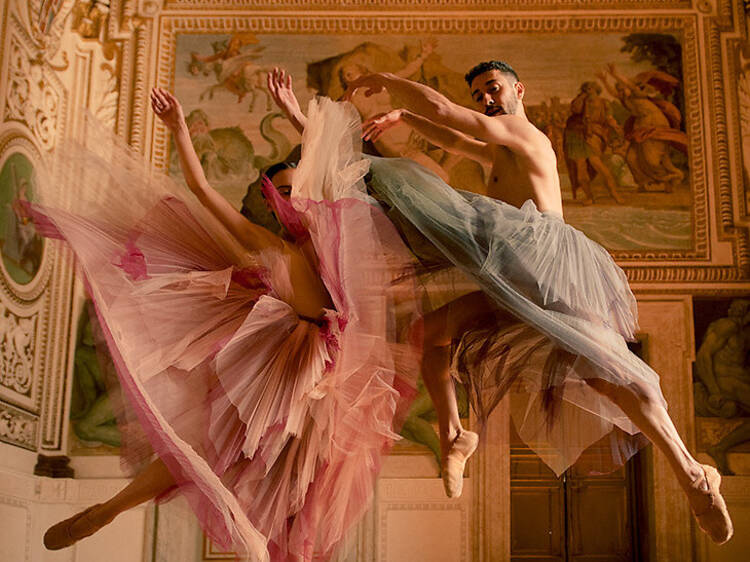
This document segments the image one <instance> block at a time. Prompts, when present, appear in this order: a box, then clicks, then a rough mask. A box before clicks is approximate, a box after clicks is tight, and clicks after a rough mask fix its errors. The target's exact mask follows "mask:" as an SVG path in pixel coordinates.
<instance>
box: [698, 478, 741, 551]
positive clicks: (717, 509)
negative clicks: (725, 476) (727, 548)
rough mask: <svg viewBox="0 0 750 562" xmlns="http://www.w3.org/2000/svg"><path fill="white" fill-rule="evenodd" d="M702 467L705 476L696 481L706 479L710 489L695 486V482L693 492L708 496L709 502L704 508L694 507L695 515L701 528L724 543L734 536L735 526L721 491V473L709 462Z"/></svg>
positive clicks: (716, 541)
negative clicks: (696, 508)
mask: <svg viewBox="0 0 750 562" xmlns="http://www.w3.org/2000/svg"><path fill="white" fill-rule="evenodd" d="M701 467H702V468H703V475H704V476H703V478H702V479H700V480H698V481H696V483H699V484H702V482H703V481H705V483H706V486H707V487H708V490H702V489H700V488H695V483H694V488H693V490H694V492H693V493H699V494H701V495H702V496H704V497H705V496H708V500H709V503H708V505H707V506H706V507H704V508H702V509H698V510H695V509H693V515H695V518H696V520H697V521H698V525H699V526H700V528H701V529H703V531H704V532H705V533H706V534H707V535H708V536H709V537H711V540H712V541H714V542H715V543H717V544H724V543H725V542H727V541H728V540H729V539H731V538H732V535H733V534H734V527H733V525H732V519H731V518H730V517H729V511H728V510H727V504H726V503H725V502H724V498H723V497H721V492H720V491H719V487H720V486H721V474H719V471H718V470H716V469H715V468H714V467H712V466H709V465H707V464H703V465H701Z"/></svg>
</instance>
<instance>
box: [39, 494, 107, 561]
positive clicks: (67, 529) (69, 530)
mask: <svg viewBox="0 0 750 562" xmlns="http://www.w3.org/2000/svg"><path fill="white" fill-rule="evenodd" d="M100 506H101V504H96V505H92V506H91V507H89V508H88V509H85V510H83V511H81V512H79V513H76V514H75V515H73V516H72V517H68V518H67V519H65V520H64V521H60V522H59V523H56V524H54V525H52V527H50V528H49V529H47V532H46V533H44V546H45V547H46V548H47V550H60V549H61V548H67V547H69V546H72V545H73V544H75V543H76V542H78V541H79V540H81V539H84V538H86V537H88V536H90V535H93V534H94V533H96V532H97V531H98V530H99V529H101V528H102V527H103V526H104V525H106V523H98V522H97V521H95V520H94V518H93V517H92V516H91V515H92V512H93V511H94V510H95V509H96V508H98V507H100Z"/></svg>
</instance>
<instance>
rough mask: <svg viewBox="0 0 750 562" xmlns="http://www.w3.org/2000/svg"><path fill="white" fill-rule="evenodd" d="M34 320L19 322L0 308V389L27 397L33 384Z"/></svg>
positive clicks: (32, 317)
mask: <svg viewBox="0 0 750 562" xmlns="http://www.w3.org/2000/svg"><path fill="white" fill-rule="evenodd" d="M36 324H37V316H31V317H28V318H23V317H19V316H16V315H15V314H13V313H12V312H11V311H10V310H8V309H7V308H5V307H2V306H1V305H0V385H2V386H4V387H6V388H8V389H10V390H13V391H14V392H17V393H19V394H23V395H26V396H28V395H29V394H30V392H31V384H32V381H33V376H32V375H33V358H34V348H35V347H36Z"/></svg>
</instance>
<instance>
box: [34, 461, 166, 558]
mask: <svg viewBox="0 0 750 562" xmlns="http://www.w3.org/2000/svg"><path fill="white" fill-rule="evenodd" d="M174 483H175V482H174V478H173V477H172V474H171V473H170V472H169V470H168V469H167V467H166V466H165V465H164V463H163V462H162V461H161V460H156V461H154V462H152V463H151V464H150V465H148V466H147V467H146V468H145V469H144V470H143V471H142V472H140V473H139V474H138V475H137V476H136V477H135V478H134V479H133V481H132V482H130V484H128V485H127V486H125V488H123V489H122V490H121V491H120V492H119V493H117V494H116V495H115V496H113V497H112V498H110V499H109V500H107V501H106V502H104V503H101V504H97V505H94V506H91V507H89V508H88V509H86V510H85V511H82V512H81V513H77V514H76V515H74V516H73V517H70V518H68V519H66V520H65V521H61V522H60V523H57V524H56V525H53V526H52V527H50V528H49V529H48V530H47V532H46V533H45V534H44V546H46V547H47V548H48V549H49V550H59V549H61V548H65V547H68V546H71V545H72V544H74V543H76V542H78V541H79V540H81V539H82V538H85V537H88V536H90V535H93V534H94V533H95V532H97V531H98V530H99V529H101V528H102V527H104V526H105V525H107V524H109V523H110V522H111V521H112V520H113V519H114V518H115V517H117V516H118V515H119V514H120V513H122V512H123V511H127V510H128V509H130V508H132V507H135V506H137V505H140V504H141V503H143V502H145V501H148V500H150V499H153V498H155V497H157V496H158V495H160V494H161V493H162V492H165V491H167V490H168V489H169V488H171V487H172V486H174Z"/></svg>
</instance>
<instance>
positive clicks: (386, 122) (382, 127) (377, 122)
mask: <svg viewBox="0 0 750 562" xmlns="http://www.w3.org/2000/svg"><path fill="white" fill-rule="evenodd" d="M403 115H404V110H403V109H393V110H391V111H389V112H388V113H380V114H379V115H375V116H373V117H370V118H369V119H368V120H367V121H365V122H364V123H363V124H362V140H365V141H372V142H375V141H376V140H377V139H378V137H380V135H382V134H383V132H384V131H387V130H388V129H390V128H391V127H393V126H395V125H398V123H400V122H401V120H402V117H403Z"/></svg>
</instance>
